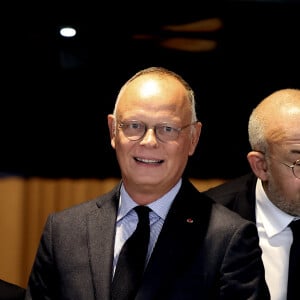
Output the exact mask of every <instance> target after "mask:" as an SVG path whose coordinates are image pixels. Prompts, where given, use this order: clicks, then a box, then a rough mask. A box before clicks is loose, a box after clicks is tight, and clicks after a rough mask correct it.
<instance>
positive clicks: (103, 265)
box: [87, 187, 119, 300]
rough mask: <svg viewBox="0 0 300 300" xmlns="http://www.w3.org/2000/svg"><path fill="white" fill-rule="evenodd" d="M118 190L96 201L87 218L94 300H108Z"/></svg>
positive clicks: (117, 188)
mask: <svg viewBox="0 0 300 300" xmlns="http://www.w3.org/2000/svg"><path fill="white" fill-rule="evenodd" d="M118 190H119V187H116V188H115V189H114V190H113V191H112V192H111V193H109V194H107V195H105V196H103V197H102V199H101V201H98V209H97V210H95V211H93V212H91V213H90V214H89V215H88V216H87V235H88V236H87V237H88V248H89V256H90V265H91V272H92V278H93V281H94V282H93V285H94V288H95V294H96V299H101V300H106V299H107V300H108V299H109V295H110V284H111V278H112V262H113V253H114V235H115V221H116V214H117V201H118V198H119V197H118V195H119V193H118Z"/></svg>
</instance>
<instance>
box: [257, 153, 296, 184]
mask: <svg viewBox="0 0 300 300" xmlns="http://www.w3.org/2000/svg"><path fill="white" fill-rule="evenodd" d="M253 151H256V152H260V153H262V154H264V155H266V153H264V152H263V151H259V150H253ZM269 157H270V158H272V159H274V160H276V161H278V162H279V163H281V164H282V165H284V166H286V167H288V168H290V169H292V172H293V175H294V176H295V177H296V178H297V179H300V159H297V160H295V161H294V162H293V163H292V164H291V165H289V164H287V163H284V162H282V161H280V160H278V159H276V158H274V157H273V156H269Z"/></svg>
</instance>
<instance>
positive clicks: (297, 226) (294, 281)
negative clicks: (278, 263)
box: [287, 220, 300, 300]
mask: <svg viewBox="0 0 300 300" xmlns="http://www.w3.org/2000/svg"><path fill="white" fill-rule="evenodd" d="M289 226H290V227H291V229H292V232H293V243H292V246H291V250H290V263H289V277H288V290H287V300H299V299H300V284H299V278H300V220H297V221H293V222H291V223H290V225H289Z"/></svg>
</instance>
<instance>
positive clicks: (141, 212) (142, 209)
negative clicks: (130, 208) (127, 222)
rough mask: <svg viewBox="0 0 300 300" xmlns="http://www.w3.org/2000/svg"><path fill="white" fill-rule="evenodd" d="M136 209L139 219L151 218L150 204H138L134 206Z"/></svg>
mask: <svg viewBox="0 0 300 300" xmlns="http://www.w3.org/2000/svg"><path fill="white" fill-rule="evenodd" d="M134 210H135V211H136V213H137V215H138V217H139V220H144V219H148V218H149V211H150V208H149V207H148V206H144V205H139V206H136V207H135V208H134Z"/></svg>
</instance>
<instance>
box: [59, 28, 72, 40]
mask: <svg viewBox="0 0 300 300" xmlns="http://www.w3.org/2000/svg"><path fill="white" fill-rule="evenodd" d="M59 33H60V35H61V36H63V37H67V38H69V37H74V36H75V35H76V29H75V28H73V27H63V28H61V29H60V31H59Z"/></svg>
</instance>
